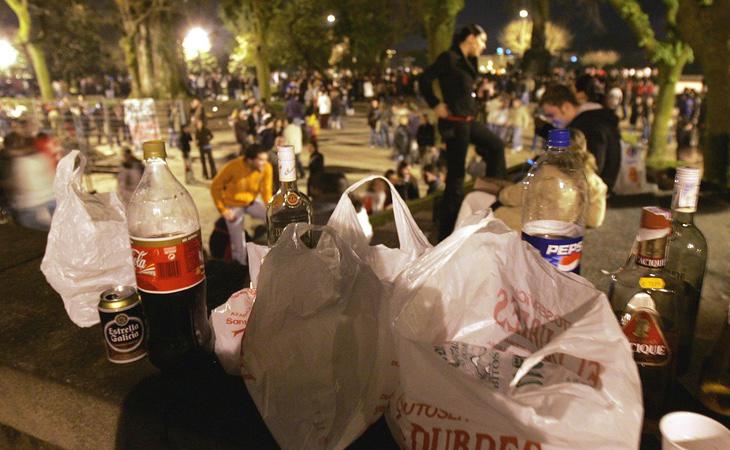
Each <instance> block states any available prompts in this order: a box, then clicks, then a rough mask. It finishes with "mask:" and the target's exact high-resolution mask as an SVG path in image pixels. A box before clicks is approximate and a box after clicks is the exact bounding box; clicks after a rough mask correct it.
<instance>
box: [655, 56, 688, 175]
mask: <svg viewBox="0 0 730 450" xmlns="http://www.w3.org/2000/svg"><path fill="white" fill-rule="evenodd" d="M691 56H692V50H691V49H690V48H689V46H687V45H685V46H684V50H683V51H682V53H681V54H680V55H679V57H678V58H677V60H676V63H675V64H671V65H670V64H668V63H660V64H659V80H658V88H659V94H658V95H657V98H656V104H655V105H654V119H653V120H652V122H651V134H650V135H649V157H650V158H651V159H652V160H653V161H655V162H657V163H659V162H663V161H673V160H675V159H676V155H670V154H669V145H668V144H667V141H668V137H669V121H670V120H671V118H672V112H673V111H674V104H675V94H674V87H675V85H676V84H677V81H679V78H680V77H681V76H682V70H684V66H685V64H686V63H687V61H688V60H689V59H690V58H691Z"/></svg>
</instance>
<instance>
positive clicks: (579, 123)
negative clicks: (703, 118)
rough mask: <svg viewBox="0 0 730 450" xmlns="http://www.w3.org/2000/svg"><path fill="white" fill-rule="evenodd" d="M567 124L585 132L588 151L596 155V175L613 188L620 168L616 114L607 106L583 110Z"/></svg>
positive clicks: (609, 187) (618, 132) (619, 133)
mask: <svg viewBox="0 0 730 450" xmlns="http://www.w3.org/2000/svg"><path fill="white" fill-rule="evenodd" d="M568 126H569V127H571V128H577V129H579V130H580V131H582V132H583V134H585V136H586V143H587V144H588V151H590V152H591V153H593V156H595V157H596V164H598V175H599V176H600V177H601V178H602V179H603V182H604V183H606V185H607V186H608V189H609V190H613V185H614V183H616V178H617V177H618V172H619V170H620V169H621V132H620V131H619V127H618V117H617V116H616V114H615V113H614V112H613V111H611V110H610V109H607V108H601V109H593V110H588V111H583V112H582V113H580V114H578V115H577V116H575V117H574V118H573V120H572V121H571V122H570V125H568Z"/></svg>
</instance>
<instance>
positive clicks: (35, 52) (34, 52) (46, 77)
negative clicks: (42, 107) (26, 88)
mask: <svg viewBox="0 0 730 450" xmlns="http://www.w3.org/2000/svg"><path fill="white" fill-rule="evenodd" d="M25 51H26V52H27V53H28V57H29V58H30V61H31V64H33V71H34V72H35V79H36V82H37V83H38V88H39V89H40V91H41V99H43V101H50V100H53V87H52V86H51V75H50V74H49V73H48V65H47V64H46V55H44V54H43V51H42V50H41V49H40V48H38V47H36V46H35V44H32V43H30V42H27V43H26V44H25Z"/></svg>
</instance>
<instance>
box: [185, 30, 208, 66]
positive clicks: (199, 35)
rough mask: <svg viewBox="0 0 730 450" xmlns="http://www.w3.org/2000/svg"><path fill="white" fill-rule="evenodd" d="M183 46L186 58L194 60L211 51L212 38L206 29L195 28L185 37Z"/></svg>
mask: <svg viewBox="0 0 730 450" xmlns="http://www.w3.org/2000/svg"><path fill="white" fill-rule="evenodd" d="M182 45H183V53H185V58H186V59H188V60H192V59H195V58H198V57H200V56H201V55H202V54H204V53H208V52H209V51H210V37H208V32H207V31H205V30H204V29H202V28H200V27H194V28H191V29H190V31H188V34H186V35H185V39H183V43H182Z"/></svg>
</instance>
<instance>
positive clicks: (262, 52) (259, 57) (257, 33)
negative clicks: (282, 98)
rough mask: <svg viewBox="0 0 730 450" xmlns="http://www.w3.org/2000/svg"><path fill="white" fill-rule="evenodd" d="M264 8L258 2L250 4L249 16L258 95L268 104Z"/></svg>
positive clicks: (269, 71) (268, 86)
mask: <svg viewBox="0 0 730 450" xmlns="http://www.w3.org/2000/svg"><path fill="white" fill-rule="evenodd" d="M261 8H266V5H263V4H262V2H260V1H253V2H251V9H252V11H251V15H252V16H253V18H254V23H253V38H254V45H253V58H254V63H255V65H256V80H257V81H258V84H259V94H260V95H261V100H263V101H265V102H268V101H269V99H270V97H271V69H270V67H269V49H268V47H269V46H268V45H267V41H266V39H267V34H266V31H267V30H266V29H267V28H268V25H269V24H268V22H267V20H266V14H265V11H263V10H262V9H261Z"/></svg>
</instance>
